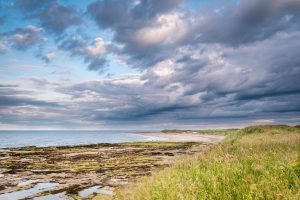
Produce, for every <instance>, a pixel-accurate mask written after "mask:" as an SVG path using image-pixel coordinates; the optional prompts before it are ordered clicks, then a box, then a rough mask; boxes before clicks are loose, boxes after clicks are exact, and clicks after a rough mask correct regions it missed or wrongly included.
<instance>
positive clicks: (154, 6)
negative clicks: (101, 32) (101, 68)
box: [87, 0, 188, 68]
mask: <svg viewBox="0 0 300 200" xmlns="http://www.w3.org/2000/svg"><path fill="white" fill-rule="evenodd" d="M181 3H182V1H178V0H175V1H172V0H166V1H164V2H163V3H162V2H161V1H156V0H155V1H147V0H143V1H138V2H135V3H134V2H133V1H122V2H121V3H120V1H108V0H104V1H96V2H93V3H91V4H90V5H89V6H88V8H87V13H88V14H89V15H90V16H91V17H92V18H93V19H94V20H95V22H96V23H97V24H98V26H99V28H102V29H103V28H104V29H110V30H112V31H113V32H114V41H113V42H114V43H118V44H121V45H122V48H119V50H118V51H119V52H121V53H122V54H124V55H125V56H127V57H128V58H129V59H130V61H129V62H130V63H132V65H133V66H135V65H136V66H138V67H140V68H144V67H145V66H149V65H150V64H153V63H155V62H157V61H158V60H160V59H161V58H162V57H164V56H165V55H164V54H166V52H167V49H168V47H169V45H171V44H173V43H175V42H179V41H180V40H181V39H182V38H183V36H184V34H185V29H187V26H188V22H186V21H184V20H183V19H182V18H183V17H184V16H182V14H180V13H179V12H177V11H176V10H177V7H178V6H180V5H181ZM179 29H181V30H180V31H178V30H179ZM174 30H177V31H176V33H174ZM155 32H156V33H157V34H155ZM158 32H159V33H158ZM158 52H159V53H158Z"/></svg>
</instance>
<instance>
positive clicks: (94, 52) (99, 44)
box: [85, 37, 106, 57]
mask: <svg viewBox="0 0 300 200" xmlns="http://www.w3.org/2000/svg"><path fill="white" fill-rule="evenodd" d="M94 43H95V45H94V46H87V47H86V48H85V51H86V55H87V56H89V57H97V56H102V55H104V54H105V53H106V45H105V42H104V40H103V39H102V38H100V37H97V38H95V40H94Z"/></svg>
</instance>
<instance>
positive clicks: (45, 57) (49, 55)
mask: <svg viewBox="0 0 300 200" xmlns="http://www.w3.org/2000/svg"><path fill="white" fill-rule="evenodd" d="M41 58H42V60H43V61H45V62H46V63H49V62H51V60H53V59H54V58H55V53H54V52H49V53H47V54H45V55H42V57H41Z"/></svg>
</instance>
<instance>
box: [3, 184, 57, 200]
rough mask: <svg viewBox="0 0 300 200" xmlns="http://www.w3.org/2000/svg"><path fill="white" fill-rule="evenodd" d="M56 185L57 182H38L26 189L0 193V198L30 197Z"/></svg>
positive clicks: (15, 199)
mask: <svg viewBox="0 0 300 200" xmlns="http://www.w3.org/2000/svg"><path fill="white" fill-rule="evenodd" d="M56 186H58V183H38V184H37V185H36V186H34V187H33V188H30V189H27V190H20V191H16V192H10V193H5V194H1V195H0V200H18V199H24V198H27V197H30V196H32V195H34V194H37V193H40V192H45V191H48V190H51V189H53V188H55V187H56Z"/></svg>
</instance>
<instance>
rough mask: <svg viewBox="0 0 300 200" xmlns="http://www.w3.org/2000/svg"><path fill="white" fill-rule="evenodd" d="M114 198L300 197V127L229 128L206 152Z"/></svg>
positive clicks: (156, 199)
mask: <svg viewBox="0 0 300 200" xmlns="http://www.w3.org/2000/svg"><path fill="white" fill-rule="evenodd" d="M114 199H134V200H151V199H152V200H160V199H161V200H180V199H182V200H183V199H184V200H186V199H191V200H193V199H195V200H196V199H220V200H221V199H300V128H299V127H289V126H253V127H247V128H244V129H241V130H231V131H230V133H228V136H227V138H226V139H225V140H224V141H223V142H222V143H221V144H219V145H216V146H215V147H213V149H212V150H210V151H209V152H206V153H202V154H198V155H194V156H192V157H187V158H186V159H185V160H181V161H178V163H176V164H174V165H173V166H171V167H169V168H166V169H165V170H162V171H160V172H158V173H156V174H155V175H153V176H151V177H145V178H143V179H141V180H140V181H139V183H135V184H133V185H131V186H129V187H128V186H126V188H123V189H122V188H121V189H120V190H119V191H118V192H117V194H116V196H115V197H114Z"/></svg>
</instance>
